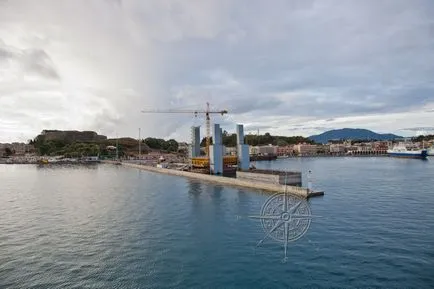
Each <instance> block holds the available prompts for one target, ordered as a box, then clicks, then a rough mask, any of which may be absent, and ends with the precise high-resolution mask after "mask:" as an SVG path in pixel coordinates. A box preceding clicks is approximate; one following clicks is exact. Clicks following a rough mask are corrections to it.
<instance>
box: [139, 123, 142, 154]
mask: <svg viewBox="0 0 434 289" xmlns="http://www.w3.org/2000/svg"><path fill="white" fill-rule="evenodd" d="M141 144H142V140H141V138H140V127H139V159H141V155H142V147H141Z"/></svg>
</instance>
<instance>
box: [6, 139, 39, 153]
mask: <svg viewBox="0 0 434 289" xmlns="http://www.w3.org/2000/svg"><path fill="white" fill-rule="evenodd" d="M6 148H8V149H10V150H11V152H12V153H13V154H14V155H25V154H27V153H34V152H35V147H34V146H33V145H30V144H26V143H18V142H13V143H0V156H1V155H2V154H3V153H4V152H5V149H6Z"/></svg>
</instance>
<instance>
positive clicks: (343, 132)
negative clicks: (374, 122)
mask: <svg viewBox="0 0 434 289" xmlns="http://www.w3.org/2000/svg"><path fill="white" fill-rule="evenodd" d="M396 138H402V137H401V136H397V135H394V134H390V133H387V134H379V133H375V132H373V131H371V130H368V129H360V128H343V129H335V130H329V131H326V132H324V133H322V134H318V135H313V136H310V137H309V139H311V140H313V141H314V142H316V143H327V142H328V141H330V140H348V139H351V140H393V139H396Z"/></svg>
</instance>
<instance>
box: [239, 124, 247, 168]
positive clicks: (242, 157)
mask: <svg viewBox="0 0 434 289" xmlns="http://www.w3.org/2000/svg"><path fill="white" fill-rule="evenodd" d="M236 131H237V157H238V169H240V170H242V171H246V170H248V169H249V166H250V155H249V146H248V145H246V144H244V127H243V125H242V124H237V127H236Z"/></svg>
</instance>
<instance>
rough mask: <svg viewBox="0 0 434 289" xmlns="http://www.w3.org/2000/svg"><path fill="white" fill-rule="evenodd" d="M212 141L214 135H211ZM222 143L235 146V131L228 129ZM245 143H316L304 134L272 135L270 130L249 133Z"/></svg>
mask: <svg viewBox="0 0 434 289" xmlns="http://www.w3.org/2000/svg"><path fill="white" fill-rule="evenodd" d="M211 143H212V137H211ZM222 143H223V145H224V146H226V147H235V146H236V145H237V135H236V134H235V133H233V134H229V133H228V132H227V131H224V132H223V138H222ZM244 143H245V144H248V145H251V146H258V145H259V146H260V145H269V144H272V145H277V146H286V145H293V144H298V143H308V144H314V143H315V142H314V141H312V140H310V139H308V138H305V137H302V136H272V135H270V134H269V133H268V132H267V133H265V134H263V135H253V134H248V135H245V136H244ZM205 145H206V138H203V139H202V142H201V146H205Z"/></svg>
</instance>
